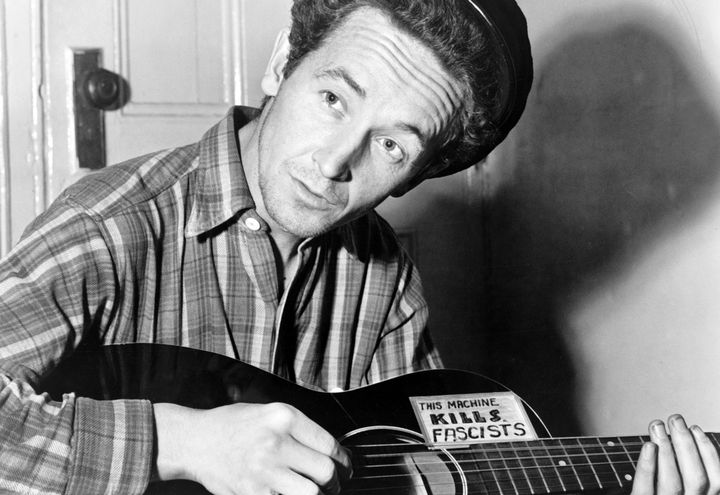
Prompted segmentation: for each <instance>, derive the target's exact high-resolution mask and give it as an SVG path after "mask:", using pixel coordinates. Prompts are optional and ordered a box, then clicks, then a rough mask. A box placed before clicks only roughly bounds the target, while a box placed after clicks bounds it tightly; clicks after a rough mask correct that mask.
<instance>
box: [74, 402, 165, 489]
mask: <svg viewBox="0 0 720 495" xmlns="http://www.w3.org/2000/svg"><path fill="white" fill-rule="evenodd" d="M73 430H74V434H73V442H72V451H73V452H72V459H73V462H72V465H71V470H70V476H69V479H70V481H69V484H68V487H67V493H127V494H133V493H143V492H144V490H145V489H146V488H147V485H148V483H149V480H150V473H151V469H152V463H153V438H154V435H153V413H152V405H151V403H150V402H149V401H144V400H118V401H96V400H92V399H86V398H78V399H77V404H76V412H75V419H74V424H73Z"/></svg>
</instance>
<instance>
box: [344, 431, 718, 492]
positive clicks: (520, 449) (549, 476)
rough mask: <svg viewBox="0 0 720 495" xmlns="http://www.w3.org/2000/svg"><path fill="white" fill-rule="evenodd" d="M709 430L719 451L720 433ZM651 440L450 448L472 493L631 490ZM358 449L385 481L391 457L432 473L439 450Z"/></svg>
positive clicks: (369, 471) (367, 469)
mask: <svg viewBox="0 0 720 495" xmlns="http://www.w3.org/2000/svg"><path fill="white" fill-rule="evenodd" d="M707 435H708V437H709V438H710V440H711V441H712V442H713V444H714V445H715V447H716V448H718V449H719V450H720V443H719V440H718V437H719V436H718V434H717V433H708V434H707ZM647 441H649V437H647V436H625V437H577V438H548V439H540V440H534V441H527V442H525V441H517V442H503V443H496V444H485V445H479V446H473V447H472V448H467V449H453V450H450V451H449V452H450V454H451V456H452V458H453V459H454V463H456V464H455V468H456V472H457V473H458V474H459V473H462V476H463V477H464V479H465V480H466V482H467V485H468V491H469V493H483V494H489V495H535V494H550V493H578V492H586V491H608V490H611V491H614V492H618V491H620V492H629V491H630V489H631V487H632V483H633V479H634V476H635V465H636V463H637V459H638V457H639V455H640V449H641V448H642V446H643V444H644V443H645V442H647ZM367 447H368V448H369V447H370V446H367ZM358 453H360V454H361V455H362V456H363V458H364V462H363V464H364V466H363V470H362V471H363V475H364V476H368V477H377V478H382V477H383V476H384V477H385V481H386V482H388V477H387V474H388V472H387V471H386V470H387V468H388V466H389V465H388V460H389V459H391V458H395V459H398V458H400V457H405V458H407V457H411V458H412V462H413V463H414V464H415V465H416V466H417V468H418V469H419V471H420V472H424V471H425V472H431V471H432V468H431V467H427V468H426V467H425V466H432V465H433V464H437V462H438V458H437V455H438V454H436V453H433V452H430V451H427V450H424V448H423V447H422V446H420V445H417V446H411V445H408V444H402V445H400V444H398V445H396V446H389V445H385V446H383V447H382V451H374V452H371V451H370V450H366V449H364V448H361V449H360V452H358ZM445 465H446V466H450V467H452V466H453V463H448V462H445ZM358 474H359V473H358ZM451 474H452V473H451ZM386 488H387V486H386ZM391 488H394V489H398V488H400V486H396V487H393V486H391ZM432 493H435V491H433V492H432Z"/></svg>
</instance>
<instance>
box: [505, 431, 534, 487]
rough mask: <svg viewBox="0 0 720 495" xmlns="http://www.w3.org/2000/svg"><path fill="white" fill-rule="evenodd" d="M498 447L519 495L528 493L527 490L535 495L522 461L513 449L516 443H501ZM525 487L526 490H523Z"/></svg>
mask: <svg viewBox="0 0 720 495" xmlns="http://www.w3.org/2000/svg"><path fill="white" fill-rule="evenodd" d="M517 443H519V442H517ZM500 445H501V447H500V450H501V451H502V452H503V454H502V457H503V460H504V461H505V464H506V465H507V466H508V468H509V470H510V476H511V477H512V479H513V481H514V482H515V487H516V488H517V489H518V491H519V493H528V490H529V492H530V493H531V494H532V495H535V490H534V488H533V485H532V482H531V481H530V478H529V476H528V473H527V471H526V469H525V466H524V465H523V459H522V457H521V456H520V455H519V454H518V451H517V450H516V448H515V445H516V442H512V443H503V444H500ZM526 486H527V489H526V488H525V487H526Z"/></svg>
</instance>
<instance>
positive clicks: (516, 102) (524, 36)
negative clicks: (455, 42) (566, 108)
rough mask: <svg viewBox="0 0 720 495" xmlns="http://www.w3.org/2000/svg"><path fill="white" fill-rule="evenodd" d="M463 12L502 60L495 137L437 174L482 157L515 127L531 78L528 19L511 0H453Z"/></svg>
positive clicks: (525, 99)
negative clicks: (485, 34) (479, 27)
mask: <svg viewBox="0 0 720 495" xmlns="http://www.w3.org/2000/svg"><path fill="white" fill-rule="evenodd" d="M456 1H457V2H458V3H459V4H464V6H463V11H465V10H467V11H469V12H473V13H474V14H472V15H475V16H477V18H478V19H479V20H480V22H482V23H483V24H484V25H485V26H486V28H488V29H487V31H488V32H489V33H490V36H491V37H492V38H493V39H492V44H493V46H494V49H495V50H496V54H497V56H498V59H499V60H500V61H501V66H500V70H499V74H500V81H499V84H498V93H499V94H498V96H499V101H500V103H499V105H497V107H496V110H495V111H494V113H493V114H492V115H491V116H490V120H491V122H492V123H493V125H494V126H495V127H496V129H497V134H496V137H495V139H493V140H492V141H491V142H489V143H488V144H487V146H484V147H482V148H478V149H477V153H474V154H473V155H472V156H467V157H464V159H460V160H457V161H453V162H452V163H450V165H449V166H448V167H446V168H445V169H443V170H442V171H440V173H438V174H437V175H436V176H437V177H441V176H444V175H450V174H453V173H455V172H458V171H460V170H463V169H465V168H467V167H469V166H471V165H474V164H476V163H478V162H480V161H481V160H482V159H484V158H485V157H486V156H487V155H488V154H489V153H490V152H491V151H492V150H493V149H494V148H495V147H496V146H497V145H498V144H500V142H502V141H503V140H504V139H505V137H507V135H508V133H509V132H510V130H511V129H512V128H513V127H515V124H517V122H518V120H520V116H521V115H522V113H523V110H525V103H526V101H527V97H528V93H529V92H530V86H531V85H532V80H533V60H532V53H531V50H530V41H529V40H528V32H527V22H526V20H525V16H524V15H523V13H522V11H521V10H520V7H518V5H517V4H516V3H515V1H514V0H456Z"/></svg>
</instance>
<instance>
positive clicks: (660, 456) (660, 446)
mask: <svg viewBox="0 0 720 495" xmlns="http://www.w3.org/2000/svg"><path fill="white" fill-rule="evenodd" d="M668 425H669V428H670V431H669V434H670V436H668V431H667V430H666V429H665V425H664V424H663V422H662V421H660V420H655V421H653V422H651V423H650V428H649V429H650V439H651V440H652V443H650V442H649V443H646V444H645V445H643V448H642V451H641V452H640V459H639V460H638V465H637V471H636V473H635V481H634V483H633V489H632V495H649V494H654V493H657V494H659V495H666V494H667V495H678V494H681V493H683V494H718V493H720V459H719V458H718V452H717V450H716V449H715V446H714V445H713V444H712V442H711V441H710V439H709V438H708V437H707V436H706V435H705V433H703V431H702V430H701V429H700V427H698V426H693V427H691V428H688V427H687V426H686V424H685V420H684V419H683V417H682V416H680V415H679V414H676V415H673V416H670V418H669V419H668ZM671 439H672V440H671Z"/></svg>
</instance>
